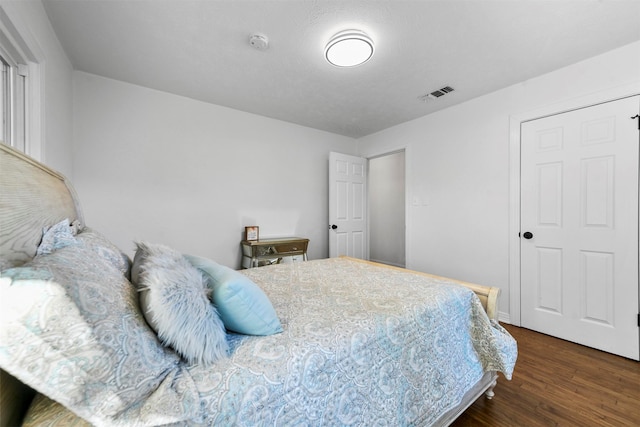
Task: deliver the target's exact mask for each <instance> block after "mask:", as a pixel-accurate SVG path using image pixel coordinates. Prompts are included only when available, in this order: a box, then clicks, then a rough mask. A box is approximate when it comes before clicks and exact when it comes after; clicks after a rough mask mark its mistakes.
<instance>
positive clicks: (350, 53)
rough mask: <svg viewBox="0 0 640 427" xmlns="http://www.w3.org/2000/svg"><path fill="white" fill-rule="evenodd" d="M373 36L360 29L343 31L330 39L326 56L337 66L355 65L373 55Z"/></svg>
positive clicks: (325, 52) (325, 51) (325, 49)
mask: <svg viewBox="0 0 640 427" xmlns="http://www.w3.org/2000/svg"><path fill="white" fill-rule="evenodd" d="M373 52H374V47H373V40H371V37H369V36H368V35H366V34H365V33H364V32H362V31H359V30H346V31H341V32H339V33H338V34H336V35H335V36H333V37H332V38H331V40H329V43H327V46H326V47H325V48H324V57H325V58H327V61H329V63H331V64H333V65H335V66H336V67H355V66H356V65H360V64H364V63H365V62H367V61H368V60H369V59H371V57H372V56H373Z"/></svg>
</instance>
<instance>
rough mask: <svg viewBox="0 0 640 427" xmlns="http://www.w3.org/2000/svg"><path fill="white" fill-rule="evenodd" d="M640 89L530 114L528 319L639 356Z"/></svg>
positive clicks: (524, 285)
mask: <svg viewBox="0 0 640 427" xmlns="http://www.w3.org/2000/svg"><path fill="white" fill-rule="evenodd" d="M639 109H640V97H638V96H636V97H630V98H625V99H622V100H618V101H613V102H607V103H603V104H600V105H596V106H592V107H589V108H583V109H579V110H575V111H571V112H567V113H563V114H557V115H554V116H550V117H546V118H542V119H538V120H532V121H530V122H526V123H523V124H522V130H521V135H522V140H521V144H522V145H521V156H522V157H521V162H522V163H521V174H522V177H521V185H522V188H521V233H522V235H521V240H520V245H521V256H522V259H521V275H522V277H521V316H522V326H524V327H526V328H530V329H533V330H536V331H540V332H543V333H546V334H549V335H553V336H557V337H560V338H563V339H566V340H570V341H574V342H578V343H581V344H584V345H587V346H590V347H594V348H598V349H601V350H604V351H607V352H610V353H615V354H618V355H621V356H625V357H629V358H632V359H636V360H638V359H639V358H640V332H639V328H638V317H637V316H638V304H639V303H638V146H639V142H640V137H639V133H640V132H639V130H638V122H637V121H634V120H631V116H634V115H635V114H638V110H639Z"/></svg>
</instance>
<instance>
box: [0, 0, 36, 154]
mask: <svg viewBox="0 0 640 427" xmlns="http://www.w3.org/2000/svg"><path fill="white" fill-rule="evenodd" d="M10 6H11V5H10V4H9V5H7V4H4V5H0V57H2V60H3V62H4V63H5V64H7V65H8V67H7V68H8V79H7V83H8V84H7V85H6V86H5V88H6V89H7V90H8V91H9V95H10V96H9V97H8V100H10V101H9V102H8V103H7V105H6V106H5V107H8V109H9V112H8V115H7V121H8V124H9V130H8V132H6V134H7V136H8V139H9V140H8V141H4V139H5V135H2V134H0V140H3V142H4V143H5V144H7V145H10V146H12V147H14V148H16V149H18V150H20V151H22V152H24V153H25V154H28V155H29V156H31V157H33V158H35V159H36V160H39V161H44V160H45V159H44V158H43V157H44V156H43V149H42V141H43V137H42V123H43V121H42V117H41V113H42V111H43V108H42V100H43V98H42V96H41V95H42V90H41V88H42V83H41V76H42V74H41V70H40V68H41V63H43V58H44V55H43V54H42V50H41V49H40V46H39V45H38V43H37V41H36V40H35V39H34V38H33V34H32V33H31V32H30V31H26V30H25V26H24V23H23V22H22V19H21V16H20V15H19V14H16V16H15V17H14V18H16V19H17V22H16V21H15V20H14V21H12V20H11V19H9V16H8V15H7V11H6V9H7V8H11V7H10ZM14 14H15V11H14V13H12V15H14ZM20 28H22V29H23V30H22V31H20V30H19V29H20ZM22 34H24V35H25V36H26V38H23V37H22ZM3 89H4V88H3ZM3 99H4V97H3ZM3 133H4V132H3Z"/></svg>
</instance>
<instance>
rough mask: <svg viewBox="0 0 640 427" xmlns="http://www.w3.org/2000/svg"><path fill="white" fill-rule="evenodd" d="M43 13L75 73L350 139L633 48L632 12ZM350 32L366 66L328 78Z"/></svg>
mask: <svg viewBox="0 0 640 427" xmlns="http://www.w3.org/2000/svg"><path fill="white" fill-rule="evenodd" d="M43 3H44V5H45V9H46V11H47V14H48V15H49V18H50V20H51V23H52V25H53V28H54V30H55V32H56V34H57V35H58V38H59V39H60V41H61V43H62V45H63V47H64V49H65V51H66V53H67V55H68V56H69V59H70V60H71V62H72V64H73V67H74V68H75V69H76V70H81V71H85V72H88V73H93V74H97V75H101V76H105V77H109V78H113V79H117V80H121V81H125V82H129V83H134V84H137V85H141V86H146V87H149V88H154V89H158V90H162V91H166V92H170V93H174V94H178V95H183V96H186V97H190V98H193V99H198V100H201V101H205V102H209V103H213V104H218V105H223V106H227V107H231V108H235V109H238V110H242V111H246V112H250V113H255V114H260V115H263V116H267V117H271V118H275V119H280V120H285V121H288V122H292V123H297V124H300V125H303V126H309V127H312V128H317V129H321V130H326V131H329V132H333V133H337V134H342V135H346V136H351V137H361V136H364V135H368V134H370V133H374V132H377V131H379V130H382V129H385V128H388V127H391V126H394V125H396V124H399V123H402V122H405V121H408V120H411V119H414V118H417V117H421V116H424V115H426V114H429V113H432V112H434V111H436V110H439V109H443V108H446V107H449V106H451V105H454V104H457V103H460V102H463V101H466V100H469V99H471V98H475V97H478V96H480V95H483V94H486V93H489V92H492V91H495V90H498V89H501V88H504V87H507V86H509V85H512V84H515V83H518V82H522V81H525V80H527V79H530V78H532V77H535V76H538V75H541V74H543V73H546V72H550V71H553V70H556V69H558V68H561V67H564V66H566V65H569V64H572V63H575V62H578V61H581V60H583V59H586V58H589V57H592V56H595V55H598V54H600V53H603V52H605V51H608V50H611V49H614V48H616V47H619V46H623V45H625V44H628V43H631V42H634V41H636V40H640V1H639V0H609V1H607V0H600V1H594V0H571V1H570V0H552V1H544V0H495V1H489V0H472V1H457V0H447V1H435V0H423V1H402V0H395V1H302V0H298V1H286V0H278V1H256V0H253V1H247V0H224V1H216V0H209V1H205V0H200V1H196V0H166V1H165V0H153V1H151V0H43ZM351 28H357V29H360V30H363V31H365V32H367V33H368V34H369V35H370V36H371V37H372V38H373V39H374V41H375V44H376V52H375V55H374V57H373V58H372V59H371V60H370V61H369V62H367V63H366V64H364V65H362V66H359V67H354V68H349V69H343V68H337V67H333V66H331V65H329V64H328V63H327V62H326V61H325V60H324V57H323V49H324V46H325V44H326V42H327V41H328V40H329V38H330V37H331V36H332V35H333V34H335V33H337V32H338V31H341V30H344V29H351ZM252 34H261V35H264V36H267V37H268V39H269V48H268V49H267V50H265V51H259V50H256V49H255V48H253V47H251V46H250V45H249V42H248V40H249V36H250V35H252ZM638 54H639V55H640V52H638ZM443 86H451V87H453V88H454V89H455V91H454V92H452V93H450V94H448V95H446V96H444V97H442V98H439V99H437V100H429V101H427V102H423V101H422V100H420V99H418V98H419V97H420V96H422V95H424V94H426V93H429V92H432V91H434V90H436V89H439V88H441V87H443Z"/></svg>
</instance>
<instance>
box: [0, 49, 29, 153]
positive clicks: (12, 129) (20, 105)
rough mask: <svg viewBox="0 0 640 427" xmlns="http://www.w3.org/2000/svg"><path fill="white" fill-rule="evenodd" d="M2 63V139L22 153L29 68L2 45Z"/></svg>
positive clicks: (0, 54) (0, 56)
mask: <svg viewBox="0 0 640 427" xmlns="http://www.w3.org/2000/svg"><path fill="white" fill-rule="evenodd" d="M0 61H2V73H3V76H2V89H1V91H2V125H1V126H2V134H1V135H0V139H1V140H2V141H3V142H4V143H5V144H7V145H10V146H11V147H13V148H16V149H18V150H20V151H22V152H25V153H26V152H27V147H26V133H27V132H26V129H27V117H26V105H27V102H26V101H27V91H26V88H27V84H26V83H27V82H26V80H27V68H26V66H25V65H24V64H19V63H16V61H15V60H14V59H13V58H11V57H10V56H9V55H7V54H6V51H5V50H4V46H2V45H0Z"/></svg>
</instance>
